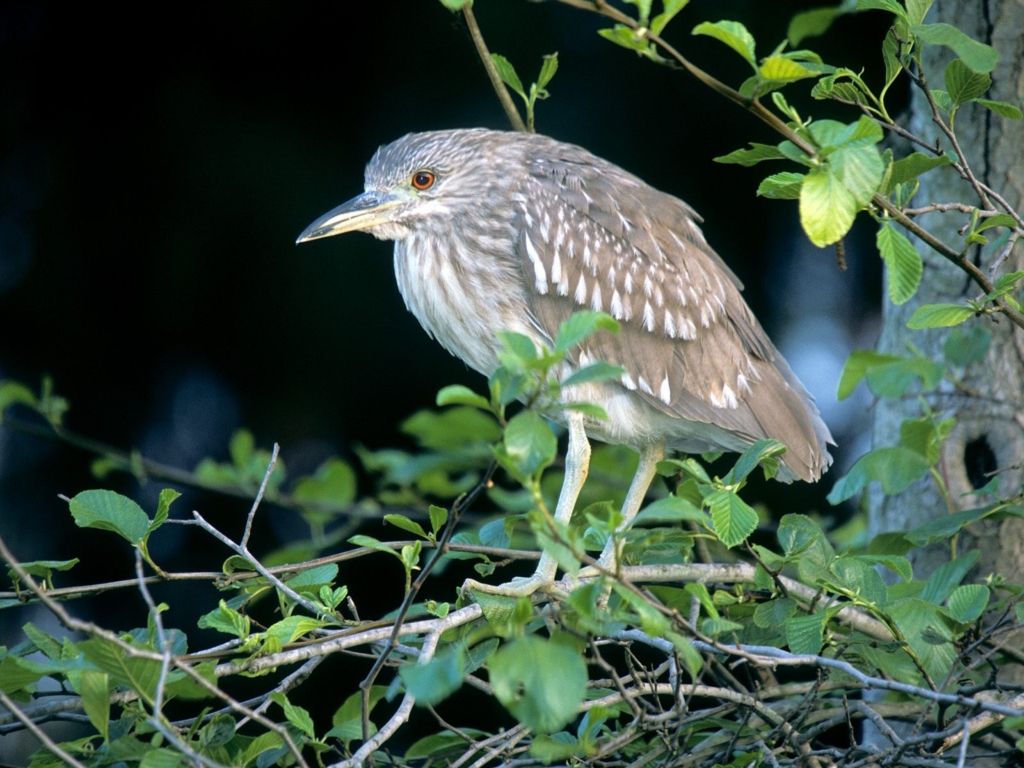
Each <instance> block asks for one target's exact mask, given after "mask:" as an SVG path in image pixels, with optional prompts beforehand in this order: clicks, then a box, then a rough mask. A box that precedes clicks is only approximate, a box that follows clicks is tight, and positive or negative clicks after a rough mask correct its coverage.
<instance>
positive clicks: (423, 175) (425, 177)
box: [412, 171, 434, 190]
mask: <svg viewBox="0 0 1024 768" xmlns="http://www.w3.org/2000/svg"><path fill="white" fill-rule="evenodd" d="M412 185H413V186H414V187H416V189H419V190H423V189H430V188H431V187H432V186H434V174H432V173H431V172H430V171H416V173H414V174H413V175H412Z"/></svg>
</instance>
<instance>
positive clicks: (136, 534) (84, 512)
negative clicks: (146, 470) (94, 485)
mask: <svg viewBox="0 0 1024 768" xmlns="http://www.w3.org/2000/svg"><path fill="white" fill-rule="evenodd" d="M68 506H69V508H70V509H71V516H72V517H74V519H75V524H76V525H77V526H78V527H79V528H97V529H99V530H103V531H114V532H115V533H119V534H120V535H121V536H123V537H124V538H125V539H127V540H128V541H129V542H131V543H132V544H133V545H135V546H138V545H139V544H140V543H141V542H142V540H143V539H144V538H145V536H146V534H147V533H148V531H149V524H150V520H149V518H148V517H147V516H146V513H145V512H143V511H142V507H140V506H139V505H138V504H136V503H135V502H134V501H132V500H131V499H129V498H128V497H127V496H122V495H121V494H119V493H115V492H114V491H101V490H92V491H82V492H81V493H79V494H78V495H76V496H75V497H74V498H73V499H71V501H70V502H69V503H68Z"/></svg>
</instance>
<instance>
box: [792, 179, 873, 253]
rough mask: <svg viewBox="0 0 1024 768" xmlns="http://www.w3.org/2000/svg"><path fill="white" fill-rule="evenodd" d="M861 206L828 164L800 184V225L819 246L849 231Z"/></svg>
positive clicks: (830, 242)
mask: <svg viewBox="0 0 1024 768" xmlns="http://www.w3.org/2000/svg"><path fill="white" fill-rule="evenodd" d="M859 209H860V206H859V205H858V204H857V199H856V198H855V197H854V195H853V194H852V193H851V192H850V191H849V190H848V189H847V188H846V187H845V186H844V185H843V183H842V182H841V181H840V180H839V178H838V177H837V176H836V174H835V173H834V172H833V170H832V168H831V166H829V165H821V166H818V167H817V168H813V169H812V170H811V172H810V173H808V174H807V176H806V177H805V178H804V183H803V186H801V187H800V224H801V225H802V226H803V228H804V231H805V232H806V233H807V236H808V237H809V238H810V240H811V242H812V243H814V244H815V245H816V246H818V247H819V248H823V247H825V246H826V245H831V244H832V243H835V242H837V241H839V240H840V239H842V237H843V236H844V235H845V234H846V233H847V232H849V231H850V227H851V226H852V225H853V218H854V216H856V214H857V211H858V210H859Z"/></svg>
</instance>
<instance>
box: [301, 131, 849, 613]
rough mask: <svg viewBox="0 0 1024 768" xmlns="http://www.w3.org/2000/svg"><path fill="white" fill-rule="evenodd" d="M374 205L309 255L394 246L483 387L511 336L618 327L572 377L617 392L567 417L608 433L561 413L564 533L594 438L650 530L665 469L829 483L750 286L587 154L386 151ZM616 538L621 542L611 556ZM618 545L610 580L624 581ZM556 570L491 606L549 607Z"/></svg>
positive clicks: (405, 287)
mask: <svg viewBox="0 0 1024 768" xmlns="http://www.w3.org/2000/svg"><path fill="white" fill-rule="evenodd" d="M364 181H365V184H364V191H363V193H362V194H360V195H358V196H356V197H355V198H353V199H351V200H349V201H348V202H346V203H343V204H342V205H340V206H338V207H336V208H334V209H332V210H330V211H328V212H327V213H326V214H324V215H323V216H321V217H320V218H318V219H316V220H315V221H314V222H313V223H312V224H310V225H309V226H308V227H307V228H306V229H305V230H304V231H303V232H302V234H301V235H299V237H298V239H297V240H296V242H297V243H304V242H308V241H311V240H317V239H320V238H324V237H330V236H332V235H337V234H341V233H343V232H350V231H364V232H367V233H369V234H371V235H373V236H375V237H377V238H379V239H383V240H393V241H394V267H395V277H396V279H397V283H398V289H399V291H400V293H401V295H402V298H403V299H404V301H405V305H406V307H407V308H408V309H409V311H411V312H412V314H413V315H415V317H416V318H417V319H418V320H419V322H420V324H421V325H422V326H423V328H424V329H425V330H426V332H427V334H428V335H429V336H431V337H432V338H434V339H436V340H437V341H438V342H439V343H440V344H441V346H443V347H444V348H445V349H447V350H448V351H449V352H450V353H451V354H453V355H454V356H455V357H457V358H460V359H461V360H463V361H464V362H465V363H466V364H467V365H468V366H469V367H470V368H472V369H474V370H476V371H478V372H479V373H481V374H483V375H485V376H488V375H490V374H491V373H493V372H494V370H495V369H496V368H497V367H498V366H499V360H498V352H499V350H500V349H501V348H502V346H501V343H500V341H499V338H498V335H497V334H498V332H499V331H503V330H505V331H515V332H518V333H520V334H524V335H526V336H527V337H529V338H530V339H531V340H532V341H533V342H534V343H535V345H537V347H538V348H540V347H541V346H543V347H546V348H548V349H551V348H553V342H554V339H555V338H556V335H557V332H558V328H559V325H560V324H561V323H562V322H564V321H565V320H566V319H567V318H568V317H569V316H570V315H571V314H572V313H573V312H574V311H577V310H582V309H586V310H597V311H601V312H605V313H607V314H609V315H611V316H612V317H613V318H615V320H617V321H618V322H619V324H620V332H619V333H618V334H613V333H610V332H607V331H599V332H597V333H596V334H594V335H592V336H590V337H588V338H587V339H585V340H584V342H583V344H582V345H581V346H580V347H579V349H578V350H577V351H576V352H575V353H574V354H570V355H569V356H568V358H567V360H566V363H565V364H564V366H563V370H562V371H561V375H562V377H563V378H564V377H565V376H567V375H569V374H570V373H571V372H572V371H573V370H577V369H578V368H581V367H584V366H586V365H589V364H591V363H593V362H595V361H598V360H600V361H605V362H608V363H611V364H614V365H618V366H621V367H622V369H623V372H622V374H621V377H620V378H619V379H618V380H612V381H602V382H597V383H592V384H581V385H579V386H573V387H569V388H566V389H565V390H563V392H562V397H563V400H564V401H565V402H573V401H580V402H588V403H593V404H596V405H599V406H602V407H603V408H604V410H605V412H606V413H607V419H600V418H597V417H594V416H588V415H586V414H584V413H582V412H581V411H579V410H568V409H567V410H566V411H564V415H563V417H562V420H563V422H564V424H565V426H566V427H567V430H568V448H567V451H566V462H565V465H566V469H565V479H564V481H563V485H562V489H561V492H560V494H559V499H558V503H557V505H556V508H555V515H554V517H555V519H556V520H557V521H559V522H562V523H568V521H569V519H570V517H571V516H572V512H573V509H574V507H575V504H576V500H577V497H578V495H579V492H580V489H581V488H582V486H583V482H584V480H585V479H586V476H587V470H588V466H589V460H590V442H589V439H590V438H594V439H598V440H601V441H603V442H608V443H613V444H622V445H626V446H629V447H631V448H633V449H634V450H636V451H638V452H639V453H640V461H639V465H638V468H637V471H636V474H635V476H634V478H633V481H632V483H631V484H630V488H629V491H628V492H627V494H626V498H625V501H624V503H623V506H622V524H621V525H622V528H623V529H624V528H625V527H626V526H628V525H629V523H630V521H631V520H632V518H633V517H635V516H636V514H637V513H638V512H639V509H640V507H641V505H642V504H643V501H644V498H645V497H646V494H647V492H648V489H649V486H650V484H651V482H652V481H653V479H654V476H655V467H656V465H657V463H658V462H659V461H660V460H662V459H663V458H664V457H665V456H666V451H667V450H671V451H680V452H685V453H701V452H708V451H728V452H742V451H743V450H744V449H746V448H748V447H749V446H750V445H752V444H753V443H755V442H756V441H758V440H760V439H763V438H772V439H775V440H777V441H779V442H780V443H782V444H783V445H785V446H786V449H787V450H786V452H785V453H784V454H783V455H782V457H781V465H780V468H779V472H778V475H777V479H779V480H782V481H783V482H792V481H794V480H798V479H799V480H803V481H807V482H815V481H817V480H818V479H819V478H820V477H821V476H822V474H823V473H824V472H825V471H826V470H827V469H828V467H829V465H830V464H831V462H832V458H831V456H830V454H829V452H828V446H829V445H834V444H835V443H834V441H833V440H832V436H831V434H830V433H829V430H828V427H827V426H826V425H825V423H824V421H823V420H822V418H821V416H820V414H819V412H818V409H817V406H816V405H815V401H814V398H813V397H812V396H811V395H810V394H809V393H808V391H807V390H806V388H805V387H804V386H803V384H801V382H800V381H799V380H798V379H797V377H796V376H795V375H794V373H793V371H792V370H791V369H790V367H789V365H788V364H787V363H786V361H785V360H784V359H783V357H782V355H781V354H780V353H779V351H778V350H777V349H776V348H775V346H774V345H773V344H772V342H771V340H770V339H769V338H768V335H767V334H766V333H765V331H764V329H763V328H762V327H761V325H760V323H759V322H758V321H757V319H756V318H755V317H754V315H753V313H752V312H751V310H750V308H749V307H748V306H747V304H746V302H745V301H744V300H743V297H742V295H741V291H742V289H743V285H742V283H741V282H740V281H739V279H738V278H737V277H736V275H735V274H734V273H733V271H732V270H731V269H730V268H729V267H728V266H727V265H726V263H725V262H724V261H723V260H722V259H721V257H720V256H719V255H718V254H717V253H715V251H714V250H712V248H711V246H709V245H708V243H707V241H706V240H705V237H704V234H703V233H702V231H701V229H700V226H699V223H700V222H701V221H702V219H701V218H700V217H699V216H698V215H697V214H696V213H695V212H694V210H693V209H692V208H690V207H689V206H688V205H687V204H686V203H684V202H683V201H682V200H680V199H678V198H676V197H674V196H673V195H671V194H668V193H666V192H662V191H659V190H657V189H655V188H654V187H652V186H650V185H649V184H647V183H646V182H644V181H643V180H641V179H640V178H638V177H637V176H635V175H633V174H631V173H629V172H628V171H626V170H623V169H622V168H620V167H618V166H617V165H615V164H613V163H611V162H609V161H607V160H604V159H602V158H600V157H598V156H596V155H594V154H592V153H590V152H588V151H587V150H586V149H583V148H582V147H579V146H576V145H573V144H569V143H565V142H561V141H558V140H556V139H553V138H550V137H547V136H544V135H541V134H536V133H527V132H508V131H496V130H489V129H484V128H470V129H453V130H439V131H428V132H422V133H410V134H407V135H405V136H403V137H401V138H399V139H397V140H396V141H394V142H392V143H390V144H387V145H384V146H381V147H380V148H379V149H378V150H377V152H376V153H375V154H374V155H373V157H372V159H371V160H370V162H369V163H368V164H367V166H366V171H365V178H364ZM617 538H618V537H612V541H615V540H617ZM618 546H619V547H620V549H619V550H616V548H615V547H614V546H613V544H612V542H609V545H608V547H606V549H605V551H604V552H603V553H602V555H601V558H600V560H599V561H598V562H599V565H601V566H604V567H606V568H610V569H611V570H612V571H614V569H615V568H616V566H617V563H618V561H619V558H620V557H621V543H620V544H619V545H618ZM556 574H557V564H556V563H555V561H554V559H553V558H552V557H550V556H548V555H547V554H546V553H545V554H543V555H542V557H541V561H540V564H539V565H538V567H537V571H536V572H535V573H534V575H533V576H532V577H529V578H527V579H520V580H518V581H515V582H510V583H509V584H507V585H501V586H495V585H477V584H475V583H474V585H475V586H478V587H481V588H482V589H484V590H485V591H491V592H498V593H501V594H513V595H523V594H530V593H531V592H533V591H536V590H537V589H550V588H551V585H552V584H553V582H554V577H555V576H556Z"/></svg>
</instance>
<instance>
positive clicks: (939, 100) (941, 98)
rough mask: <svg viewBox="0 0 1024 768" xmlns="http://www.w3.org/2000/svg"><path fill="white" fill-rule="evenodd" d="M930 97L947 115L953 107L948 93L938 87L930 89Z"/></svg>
mask: <svg viewBox="0 0 1024 768" xmlns="http://www.w3.org/2000/svg"><path fill="white" fill-rule="evenodd" d="M931 95H932V99H934V100H935V104H936V106H937V107H938V108H939V109H941V110H942V111H943V112H945V113H946V114H947V115H948V114H949V113H950V112H951V111H952V109H953V100H952V99H951V98H950V97H949V94H948V93H946V92H945V91H943V90H940V89H938V88H934V89H932V91H931Z"/></svg>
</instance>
